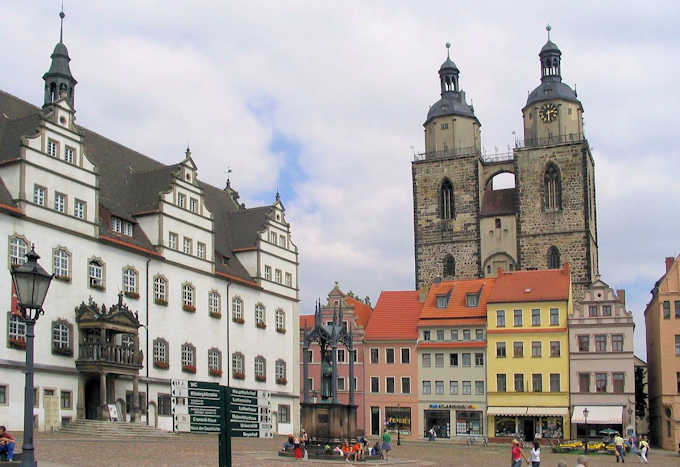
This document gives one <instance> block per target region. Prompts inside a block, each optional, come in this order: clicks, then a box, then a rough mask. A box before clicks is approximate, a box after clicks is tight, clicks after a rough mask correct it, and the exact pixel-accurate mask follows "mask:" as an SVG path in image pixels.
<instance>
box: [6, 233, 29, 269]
mask: <svg viewBox="0 0 680 467" xmlns="http://www.w3.org/2000/svg"><path fill="white" fill-rule="evenodd" d="M26 253H28V245H27V244H26V241H25V240H24V239H23V238H20V237H10V239H9V264H10V265H11V266H15V265H17V266H19V265H22V264H24V263H25V262H26Z"/></svg>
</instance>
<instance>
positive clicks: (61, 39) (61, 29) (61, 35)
mask: <svg viewBox="0 0 680 467" xmlns="http://www.w3.org/2000/svg"><path fill="white" fill-rule="evenodd" d="M65 17H66V14H65V13H64V0H61V11H60V12H59V18H60V21H61V24H60V25H59V42H64V18H65Z"/></svg>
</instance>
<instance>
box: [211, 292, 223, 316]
mask: <svg viewBox="0 0 680 467" xmlns="http://www.w3.org/2000/svg"><path fill="white" fill-rule="evenodd" d="M208 313H209V314H210V316H212V317H215V318H219V317H220V316H222V300H221V298H220V294H219V293H218V292H217V291H216V290H211V291H210V292H209V293H208Z"/></svg>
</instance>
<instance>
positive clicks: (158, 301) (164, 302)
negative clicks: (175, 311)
mask: <svg viewBox="0 0 680 467" xmlns="http://www.w3.org/2000/svg"><path fill="white" fill-rule="evenodd" d="M153 302H154V303H155V304H156V305H160V306H168V301H167V300H163V299H162V298H154V299H153Z"/></svg>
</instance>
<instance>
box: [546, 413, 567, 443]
mask: <svg viewBox="0 0 680 467" xmlns="http://www.w3.org/2000/svg"><path fill="white" fill-rule="evenodd" d="M541 433H542V434H543V437H544V438H562V433H564V431H563V430H562V417H542V418H541Z"/></svg>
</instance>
